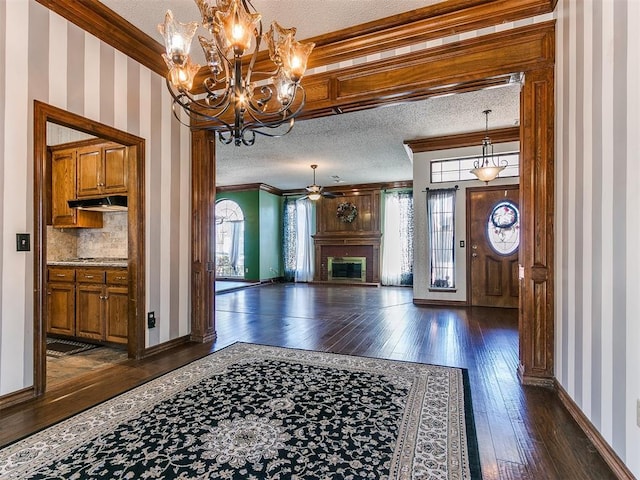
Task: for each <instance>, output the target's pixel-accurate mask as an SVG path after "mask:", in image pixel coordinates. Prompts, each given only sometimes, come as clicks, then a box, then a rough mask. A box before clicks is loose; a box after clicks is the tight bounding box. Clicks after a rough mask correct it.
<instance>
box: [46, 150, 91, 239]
mask: <svg viewBox="0 0 640 480" xmlns="http://www.w3.org/2000/svg"><path fill="white" fill-rule="evenodd" d="M76 160H77V152H76V149H75V148H73V149H66V150H56V151H53V152H52V154H51V220H52V222H51V223H52V225H53V226H54V227H58V228H77V227H88V228H101V227H102V213H100V212H87V211H84V210H78V209H75V208H69V204H68V203H67V200H72V199H74V198H76Z"/></svg>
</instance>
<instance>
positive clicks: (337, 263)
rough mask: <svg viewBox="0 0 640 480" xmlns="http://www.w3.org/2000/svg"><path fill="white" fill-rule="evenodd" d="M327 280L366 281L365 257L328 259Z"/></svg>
mask: <svg viewBox="0 0 640 480" xmlns="http://www.w3.org/2000/svg"><path fill="white" fill-rule="evenodd" d="M327 270H328V280H330V281H349V282H366V281H367V257H328V258H327Z"/></svg>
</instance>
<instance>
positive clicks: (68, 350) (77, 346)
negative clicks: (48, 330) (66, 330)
mask: <svg viewBox="0 0 640 480" xmlns="http://www.w3.org/2000/svg"><path fill="white" fill-rule="evenodd" d="M98 346H99V345H94V344H92V343H83V342H75V341H73V340H62V339H61V338H47V355H50V356H52V357H65V356H67V355H73V354H76V353H80V352H85V351H87V350H91V349H93V348H97V347H98Z"/></svg>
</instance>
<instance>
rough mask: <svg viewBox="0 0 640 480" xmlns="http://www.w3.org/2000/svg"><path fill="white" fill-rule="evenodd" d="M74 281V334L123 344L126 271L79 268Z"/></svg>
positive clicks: (126, 303)
mask: <svg viewBox="0 0 640 480" xmlns="http://www.w3.org/2000/svg"><path fill="white" fill-rule="evenodd" d="M76 282H77V287H76V335H77V336H78V337H84V338H90V339H93V340H101V341H107V342H114V343H122V344H126V343H127V341H128V332H129V330H128V302H129V289H128V286H127V284H128V277H127V271H126V269H124V268H118V269H115V268H114V269H78V270H77V274H76Z"/></svg>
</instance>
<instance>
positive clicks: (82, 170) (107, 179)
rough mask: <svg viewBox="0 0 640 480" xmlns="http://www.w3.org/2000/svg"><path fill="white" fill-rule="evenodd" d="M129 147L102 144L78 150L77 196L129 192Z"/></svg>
mask: <svg viewBox="0 0 640 480" xmlns="http://www.w3.org/2000/svg"><path fill="white" fill-rule="evenodd" d="M127 153H128V152H127V147H124V146H122V145H118V144H111V143H110V144H102V145H95V146H88V147H84V148H79V149H78V151H77V154H78V156H77V168H78V171H77V179H78V184H77V188H78V190H77V198H83V197H95V196H100V195H111V194H116V193H118V194H122V193H127V166H128V155H127Z"/></svg>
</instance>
